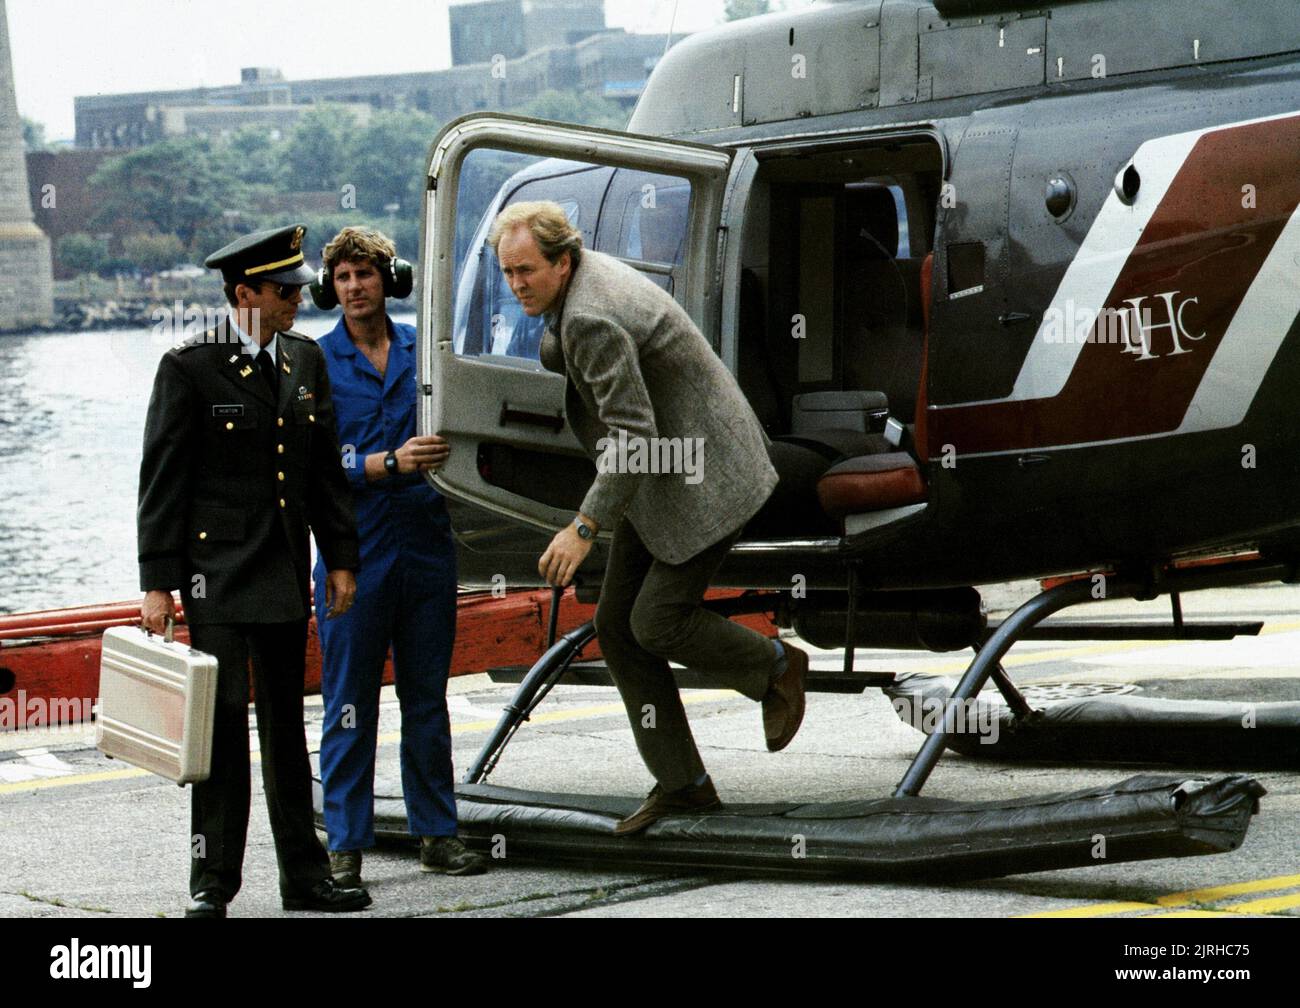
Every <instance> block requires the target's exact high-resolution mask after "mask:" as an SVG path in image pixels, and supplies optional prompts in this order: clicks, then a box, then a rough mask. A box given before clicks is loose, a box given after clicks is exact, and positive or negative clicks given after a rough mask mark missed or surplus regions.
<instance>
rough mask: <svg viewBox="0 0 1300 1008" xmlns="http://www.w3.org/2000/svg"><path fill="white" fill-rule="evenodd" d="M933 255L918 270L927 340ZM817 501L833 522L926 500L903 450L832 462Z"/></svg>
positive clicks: (921, 431) (922, 409)
mask: <svg viewBox="0 0 1300 1008" xmlns="http://www.w3.org/2000/svg"><path fill="white" fill-rule="evenodd" d="M933 265H934V257H933V254H931V255H927V256H926V257H925V260H924V263H923V265H922V268H921V290H922V295H923V297H922V308H923V315H924V323H925V329H924V331H925V341H926V342H928V337H929V321H930V320H929V300H930V298H929V295H930V284H931V275H932V274H931V271H932V269H933ZM924 351H925V342H923V343H922V359H921V377H920V382H919V387H918V389H917V395H916V416H915V426H914V427H913V429H912V431H911V440H912V444H913V445H914V446H915V449H916V451H917V453H918V456H919V457H922V458H923V457H924V455H925V450H926V444H927V438H928V433H927V430H926V408H927V406H928V401H927V395H926V391H927V382H926V377H927V376H926V354H925V352H924ZM817 499H818V501H820V503H821V506H822V510H823V511H824V512H825V513H826V514H827V515H828V516H830V517H831V518H836V519H839V520H841V521H842V520H843V519H845V518H847V517H848V516H849V515H855V514H863V513H866V512H871V511H885V510H887V509H889V508H898V507H906V506H907V505H909V504H922V503H924V502H925V500H926V487H925V478H924V476H923V475H922V474H921V468H920V466H919V465H918V464H917V460H916V458H914V457H913V456H912V455H911V454H909V453H908V452H905V451H897V450H893V446H892V445H891V446H890V447H889V448H887V449H886V450H884V451H871V452H866V453H862V454H860V455H856V456H854V457H853V458H848V459H844V460H842V461H840V462H837V463H835V464H834V465H832V466H831V467H830V468H829V469H827V470H826V472H825V473H824V474H823V475H822V476H821V478H820V479H818V481H817Z"/></svg>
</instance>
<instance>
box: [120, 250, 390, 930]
mask: <svg viewBox="0 0 1300 1008" xmlns="http://www.w3.org/2000/svg"><path fill="white" fill-rule="evenodd" d="M305 235H306V229H305V228H303V227H301V226H290V227H286V228H278V229H273V230H268V231H259V232H257V233H255V234H251V235H248V236H247V237H244V238H241V239H239V240H238V241H235V242H232V243H231V244H230V245H227V246H226V247H225V248H223V249H221V250H220V251H218V252H216V253H214V254H213V255H211V256H209V257H208V259H207V262H206V265H207V266H208V267H209V268H212V269H219V270H220V271H221V274H222V278H223V280H224V281H225V284H224V290H225V293H226V299H227V301H229V303H230V313H229V317H228V318H227V319H226V320H224V321H223V322H222V324H221V325H220V326H218V327H217V328H216V329H214V330H210V331H208V332H206V333H204V334H203V335H202V336H201V337H198V338H196V339H195V340H193V341H191V342H189V343H186V344H184V345H182V346H180V347H178V348H176V349H174V350H170V351H168V352H167V353H166V354H164V355H163V357H162V360H161V361H160V362H159V364H158V373H157V377H156V378H155V380H154V387H153V395H152V398H151V399H150V401H149V414H148V418H147V419H146V421H145V433H144V455H143V458H142V460H141V465H140V499H139V511H138V524H139V554H140V557H139V559H140V587H141V589H142V590H143V591H145V593H146V594H145V598H144V604H143V606H142V611H143V623H144V626H145V627H146V628H147V629H149V630H152V631H153V632H155V633H160V632H162V631H163V629H164V626H165V623H166V621H167V620H168V619H170V618H171V617H172V615H173V601H172V595H171V593H172V591H173V590H176V589H179V590H180V591H181V592H182V594H183V597H184V602H185V618H186V622H187V623H188V624H189V626H190V640H191V641H192V643H193V645H194V647H196V648H198V649H199V650H201V651H206V652H208V653H210V654H213V655H215V656H216V657H217V659H218V662H219V669H218V676H217V706H216V715H215V721H214V727H213V739H212V774H211V776H210V777H209V778H208V780H206V781H203V782H200V783H198V784H195V785H194V787H193V795H192V804H191V823H192V826H191V834H192V835H191V838H190V843H191V851H190V853H191V858H192V861H191V871H190V893H191V897H192V899H191V903H190V905H189V908H188V909H187V911H186V916H188V917H224V916H225V914H226V904H227V903H228V902H230V900H232V899H233V898H234V897H235V894H236V893H237V892H238V891H239V888H240V884H241V881H242V866H243V857H244V844H245V839H246V836H247V831H248V814H249V794H250V785H249V755H248V688H249V667H250V664H251V669H252V681H253V684H254V687H255V693H256V704H257V729H258V737H259V739H260V742H261V755H262V779H263V782H264V784H265V787H266V804H267V808H268V810H269V812H270V818H271V831H272V833H273V834H274V837H275V850H276V858H277V860H278V862H279V869H280V895H281V899H282V901H283V905H284V907H285V909H288V910H321V911H348V910H360V909H363V908H364V907H366V906H368V905H369V903H370V896H369V894H368V893H367V892H366V891H365V890H364V889H362V888H360V887H356V888H349V887H343V886H339V885H338V884H337V883H336V882H335V881H334V880H333V879H332V878H331V877H330V871H329V860H328V858H327V857H326V854H325V850H324V848H323V847H322V846H321V843H320V841H319V840H318V839H317V837H316V833H315V829H314V827H313V822H312V807H311V770H310V765H309V763H308V761H307V745H306V739H305V735H304V730H303V703H302V692H303V671H304V661H305V650H306V640H307V617H308V614H309V613H310V585H309V571H310V551H309V545H308V529H309V528H310V530H311V533H314V535H315V537H316V543H317V548H318V549H319V551H320V554H321V556H322V557H323V558H324V566H325V570H326V572H327V573H326V578H325V583H324V584H318V585H317V586H316V589H317V591H318V592H324V593H325V598H326V608H327V610H328V612H329V615H330V616H331V617H332V616H336V615H340V614H341V613H343V612H346V611H347V609H348V608H349V606H350V605H351V604H352V598H353V595H354V593H355V590H356V579H355V571H356V568H357V566H358V550H357V533H356V526H355V522H354V519H353V514H352V506H351V495H350V491H349V488H348V485H347V481H346V479H345V477H344V473H343V470H342V468H341V467H340V465H339V447H338V439H337V435H336V432H335V423H334V409H333V405H332V403H331V399H330V386H329V378H328V375H327V372H326V368H325V359H324V356H323V355H322V353H321V351H320V348H319V347H318V346H317V345H316V343H315V342H314V341H313V340H311V339H309V338H307V337H306V336H303V335H300V334H299V333H295V332H293V331H292V330H291V329H290V326H292V324H293V321H294V317H295V315H296V314H297V310H298V305H299V304H301V303H302V294H301V287H302V285H303V284H305V283H307V282H308V281H310V280H311V279H312V277H313V275H314V274H313V272H312V270H311V269H310V268H309V267H308V266H307V265H306V263H305V262H304V260H303V253H302V242H303V238H304V237H305Z"/></svg>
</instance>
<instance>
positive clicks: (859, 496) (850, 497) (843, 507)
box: [817, 452, 925, 518]
mask: <svg viewBox="0 0 1300 1008" xmlns="http://www.w3.org/2000/svg"><path fill="white" fill-rule="evenodd" d="M817 498H818V500H820V501H821V505H822V509H823V510H824V511H825V512H826V513H827V514H828V515H830V516H831V517H832V518H843V517H844V516H845V515H851V514H862V513H863V512H866V511H883V510H885V509H886V508H895V507H902V506H904V505H905V504H919V503H921V502H922V501H924V500H925V481H924V480H923V479H922V478H921V471H920V469H918V468H917V465H916V461H915V460H914V459H913V458H912V456H911V455H908V454H907V453H906V452H889V453H887V454H880V455H860V456H858V457H857V458H851V459H846V460H845V461H843V462H841V463H840V464H839V465H835V466H832V467H831V468H830V469H828V470H826V474H825V475H824V476H822V478H821V479H820V480H818V482H817Z"/></svg>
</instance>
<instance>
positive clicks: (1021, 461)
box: [1016, 455, 1052, 469]
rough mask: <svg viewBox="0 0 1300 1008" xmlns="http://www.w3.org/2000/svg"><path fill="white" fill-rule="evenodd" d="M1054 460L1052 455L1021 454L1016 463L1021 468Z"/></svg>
mask: <svg viewBox="0 0 1300 1008" xmlns="http://www.w3.org/2000/svg"><path fill="white" fill-rule="evenodd" d="M1050 461H1052V457H1051V456H1050V455H1021V456H1020V458H1018V459H1016V463H1017V464H1018V465H1019V466H1020V468H1021V469H1028V468H1029V467H1030V466H1034V465H1042V464H1043V463H1044V462H1050Z"/></svg>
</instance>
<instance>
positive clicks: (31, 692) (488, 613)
mask: <svg viewBox="0 0 1300 1008" xmlns="http://www.w3.org/2000/svg"><path fill="white" fill-rule="evenodd" d="M736 594H738V593H737V592H732V591H717V592H710V593H709V596H708V597H710V598H723V597H728V596H732V595H736ZM550 597H551V593H550V592H549V591H546V590H541V591H516V592H507V593H506V594H505V595H503V596H501V597H494V596H493V595H491V594H488V593H484V594H467V595H463V596H461V599H460V602H459V604H458V607H457V615H456V646H455V648H454V649H453V651H452V655H451V674H452V675H473V674H474V673H478V672H484V671H486V670H487V669H489V668H493V667H496V666H499V665H531V664H532V663H533V662H534V661H536V660H537V659H538V658H539V657H540V656H541V653H542V650H543V648H544V646H545V643H546V617H547V613H548V610H549V607H550ZM594 612H595V606H592V605H582V604H579V603H578V601H577V600H576V599H575V598H574V596H573V592H571V591H570V592H566V593H565V594H564V596H563V598H562V600H561V602H560V615H559V623H558V626H559V632H560V633H564V632H566V631H568V630H571V629H573V628H574V627H576V626H578V625H580V624H582V623H584V622H585V621H587V620H589V619H591V617H592V614H593V613H594ZM736 619H737V622H740V623H743V624H745V625H746V626H749V627H752V628H753V629H755V630H757V631H759V632H760V633H763V634H766V635H768V636H775V634H776V628H775V627H774V626H773V625H772V623H771V621H770V620H769V619H768V618H767V617H766V616H764V615H761V614H760V615H753V616H742V617H737V618H736ZM139 622H140V604H139V602H121V603H115V604H110V605H100V606H81V607H78V608H75V609H56V610H48V611H45V612H35V613H18V614H15V615H12V616H0V730H13V729H16V728H39V727H49V726H50V725H51V721H54V722H56V723H68V722H73V723H75V721H76V720H80V719H83V718H88V717H89V716H90V708H91V706H92V703H93V701H94V700H95V699H96V698H98V696H99V648H100V638H101V635H102V634H103V632H104V631H105V630H106V629H108V628H109V627H110V626H128V625H132V624H136V623H139ZM176 637H177V639H178V640H185V641H188V640H189V631H188V630H187V629H186V628H185V626H184V624H183V623H182V624H180V625H178V626H177V628H176ZM599 653H600V652H599V648H598V647H597V645H595V644H594V643H593V644H592V645H591V646H590V647H589V648H588V649H587V650H586V651H585V652H584V656H585V657H593V658H594V657H598V656H599ZM320 666H321V654H320V640H319V638H318V637H317V635H316V621H315V619H314V618H313V619H312V621H311V622H310V624H309V625H308V628H307V672H306V676H305V678H304V683H303V688H304V692H305V693H308V694H312V693H319V692H320ZM392 681H393V669H392V663H391V660H390V662H389V664H388V666H387V667H386V668H385V670H384V682H385V683H391V682H392ZM69 701H80V702H78V703H70V702H69ZM74 714H75V715H76V716H73V715H74ZM5 715H7V716H5Z"/></svg>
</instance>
